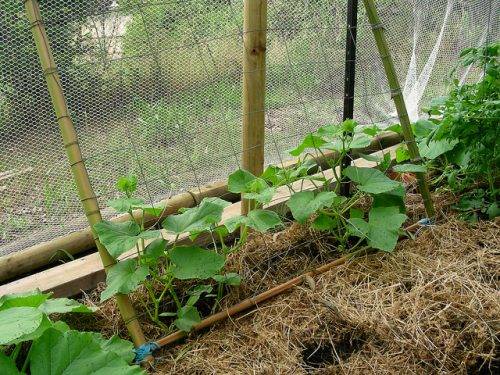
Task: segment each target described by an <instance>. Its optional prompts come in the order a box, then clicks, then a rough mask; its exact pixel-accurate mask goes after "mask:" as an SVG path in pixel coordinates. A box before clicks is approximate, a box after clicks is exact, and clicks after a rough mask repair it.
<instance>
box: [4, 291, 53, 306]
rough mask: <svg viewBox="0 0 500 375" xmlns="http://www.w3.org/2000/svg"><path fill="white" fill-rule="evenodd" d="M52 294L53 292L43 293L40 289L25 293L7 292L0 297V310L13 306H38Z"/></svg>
mask: <svg viewBox="0 0 500 375" xmlns="http://www.w3.org/2000/svg"><path fill="white" fill-rule="evenodd" d="M50 296H51V293H42V292H41V291H40V290H39V289H36V290H33V291H30V292H25V293H15V294H6V295H4V296H2V297H0V311H1V310H5V309H9V308H11V307H23V306H24V307H38V306H40V305H41V304H42V303H44V302H45V301H46V300H47V299H49V298H50Z"/></svg>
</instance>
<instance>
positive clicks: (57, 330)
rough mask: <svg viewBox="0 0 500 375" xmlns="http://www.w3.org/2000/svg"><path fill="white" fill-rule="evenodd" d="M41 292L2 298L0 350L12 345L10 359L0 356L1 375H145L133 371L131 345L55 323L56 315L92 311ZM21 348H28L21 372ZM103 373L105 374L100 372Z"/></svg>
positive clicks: (115, 338)
mask: <svg viewBox="0 0 500 375" xmlns="http://www.w3.org/2000/svg"><path fill="white" fill-rule="evenodd" d="M50 297H51V294H50V293H42V292H40V291H39V290H35V291H31V292H27V293H21V294H9V295H4V296H2V297H1V298H0V345H2V346H10V345H14V346H15V347H14V349H13V350H12V354H11V355H10V356H7V355H5V354H4V352H3V351H0V373H2V374H23V373H25V370H26V369H27V368H28V365H29V370H30V374H35V375H36V374H39V375H42V374H49V373H50V374H68V373H71V374H90V373H99V371H102V369H105V371H106V370H108V372H106V373H116V374H118V373H127V374H129V373H130V374H142V373H143V372H142V371H141V370H140V369H139V367H130V366H129V364H130V363H131V362H132V359H133V357H134V354H133V352H132V347H133V346H132V343H130V342H127V341H124V340H121V339H119V338H118V337H113V338H112V339H110V340H105V339H103V338H102V337H101V336H100V335H99V334H97V333H90V332H86V333H82V332H78V331H71V330H70V329H69V327H68V326H67V325H66V324H65V323H64V322H63V321H56V322H54V321H52V320H51V317H50V316H51V315H52V314H64V313H92V312H94V309H93V308H89V307H87V306H85V305H82V304H80V303H78V302H76V301H74V300H70V299H67V298H50ZM21 345H24V346H25V347H27V348H29V350H28V352H27V354H26V356H25V358H24V364H23V366H22V369H21V371H19V370H18V368H17V359H18V355H19V353H20V350H21ZM101 373H102V372H101Z"/></svg>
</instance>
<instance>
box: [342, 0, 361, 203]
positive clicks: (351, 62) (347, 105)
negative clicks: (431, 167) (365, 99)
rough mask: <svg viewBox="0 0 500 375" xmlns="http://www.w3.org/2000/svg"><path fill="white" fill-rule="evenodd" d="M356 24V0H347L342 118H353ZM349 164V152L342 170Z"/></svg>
mask: <svg viewBox="0 0 500 375" xmlns="http://www.w3.org/2000/svg"><path fill="white" fill-rule="evenodd" d="M357 26H358V0H348V2H347V28H346V41H345V73H344V109H343V115H342V120H343V121H345V120H347V119H354V85H355V82H356V81H355V78H356V36H357ZM349 165H351V153H350V152H349V153H348V154H347V155H346V156H345V157H344V158H343V159H342V163H341V167H340V171H341V173H340V175H341V176H342V170H344V169H345V168H347V167H348V166H349ZM340 194H342V195H343V196H344V197H346V196H348V195H349V184H348V183H343V184H340Z"/></svg>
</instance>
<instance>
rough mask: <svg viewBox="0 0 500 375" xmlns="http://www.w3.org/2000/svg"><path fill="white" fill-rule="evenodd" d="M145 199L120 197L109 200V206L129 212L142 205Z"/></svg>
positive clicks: (118, 210) (119, 210)
mask: <svg viewBox="0 0 500 375" xmlns="http://www.w3.org/2000/svg"><path fill="white" fill-rule="evenodd" d="M143 203H144V201H143V200H142V199H138V198H119V199H113V200H110V201H108V202H107V204H108V206H109V207H112V208H113V209H114V210H115V211H117V212H129V211H131V210H133V208H134V207H135V206H138V205H142V204H143Z"/></svg>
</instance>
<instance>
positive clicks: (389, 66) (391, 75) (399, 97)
mask: <svg viewBox="0 0 500 375" xmlns="http://www.w3.org/2000/svg"><path fill="white" fill-rule="evenodd" d="M363 3H364V5H365V8H366V13H367V15H368V19H369V21H370V24H371V26H372V31H373V35H374V37H375V41H376V44H377V48H378V51H379V54H380V58H381V59H382V64H383V65H384V70H385V74H386V76H387V81H388V82H389V87H390V89H391V96H392V99H393V100H394V105H395V106H396V110H397V113H398V117H399V121H400V123H401V128H402V129H403V136H404V139H405V142H406V145H407V147H408V152H409V154H410V158H411V160H412V162H413V163H415V164H420V163H421V161H422V160H421V158H420V154H419V151H418V147H417V144H416V143H415V137H414V136H413V132H412V130H411V125H410V118H409V117H408V112H407V110H406V104H405V100H404V97H403V92H402V91H401V87H400V85H399V81H398V77H397V75H396V69H395V68H394V61H393V60H392V56H391V53H390V51H389V47H388V44H387V40H386V38H385V32H384V27H383V25H382V24H381V22H380V18H379V16H378V13H377V8H376V6H375V2H374V1H373V0H363ZM417 179H418V188H419V191H420V194H421V195H422V199H423V201H424V206H425V211H426V212H427V217H429V218H433V217H434V216H435V214H436V212H435V210H434V204H433V203H432V198H431V194H430V192H429V185H428V184H427V180H426V174H425V173H417Z"/></svg>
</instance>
